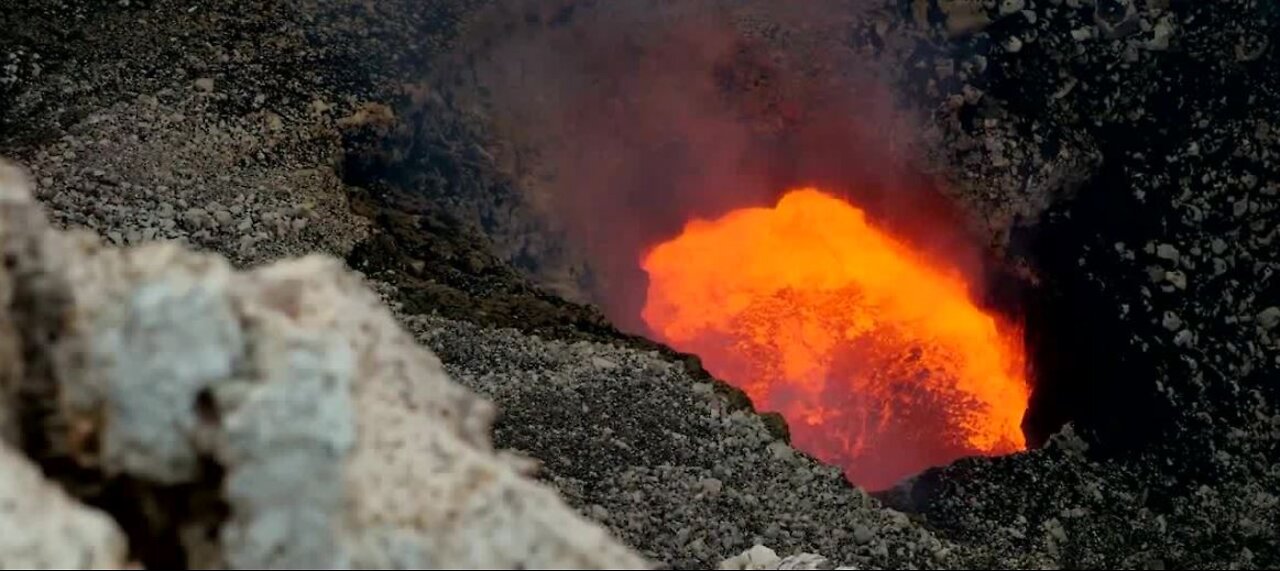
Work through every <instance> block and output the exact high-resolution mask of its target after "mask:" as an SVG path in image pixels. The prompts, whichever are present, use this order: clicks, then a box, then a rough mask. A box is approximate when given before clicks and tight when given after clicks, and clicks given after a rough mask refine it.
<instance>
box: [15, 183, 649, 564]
mask: <svg viewBox="0 0 1280 571" xmlns="http://www.w3.org/2000/svg"><path fill="white" fill-rule="evenodd" d="M0 244H2V245H3V257H4V270H3V272H0V294H3V296H2V297H0V301H3V302H4V303H3V305H0V325H2V326H3V327H0V346H4V347H6V348H10V354H11V356H13V357H16V358H13V359H7V360H6V361H5V366H6V370H5V371H3V372H4V373H5V374H4V377H2V378H0V381H2V382H0V391H2V392H3V393H4V394H5V395H6V396H7V397H8V398H7V399H6V400H5V402H4V403H3V404H4V407H5V414H4V415H3V418H7V419H10V420H11V421H16V423H14V422H11V424H16V425H17V428H18V430H16V431H13V430H10V431H7V432H8V433H9V434H6V436H8V437H9V438H6V441H5V442H3V443H0V446H3V448H0V461H3V462H4V463H5V465H6V467H7V468H8V469H6V471H5V472H4V474H3V476H2V477H0V490H3V493H4V494H5V496H7V497H9V498H10V501H8V502H6V508H5V509H4V510H3V511H0V516H2V517H0V528H3V529H9V530H12V531H11V532H10V533H6V534H5V535H4V540H3V541H0V563H2V564H3V566H5V567H12V566H20V565H22V564H24V563H25V564H26V565H30V566H33V567H37V568H65V567H74V568H98V567H116V568H118V567H119V566H120V565H123V564H124V563H125V561H126V559H125V555H126V553H125V549H124V542H123V538H124V536H125V535H127V536H128V537H129V539H130V550H129V553H128V556H129V557H131V558H133V560H134V561H139V562H141V563H143V564H145V565H147V566H157V567H162V566H181V567H186V566H190V567H196V568H223V567H227V568H237V569H238V568H287V569H296V568H304V567H305V568H313V569H330V568H444V567H449V568H546V567H557V568H559V567H566V568H567V567H572V568H584V569H597V568H619V569H634V568H641V567H645V566H647V565H648V564H647V563H646V562H645V561H643V560H642V559H640V558H639V557H637V556H635V555H634V554H632V553H631V551H630V550H629V549H628V548H626V547H623V546H622V545H621V544H619V543H617V542H615V541H614V540H613V539H612V538H611V537H609V535H608V534H607V533H606V532H605V531H604V530H603V529H601V528H600V527H599V526H598V525H597V524H594V523H589V522H588V521H587V520H585V519H584V518H582V517H580V516H578V515H577V514H575V513H574V512H572V511H571V510H570V509H569V508H568V507H567V506H565V505H564V504H563V503H562V502H561V500H560V499H559V498H558V497H557V496H556V494H555V492H554V491H552V490H551V489H548V488H546V487H545V486H542V485H538V484H534V483H532V482H530V481H529V480H527V479H525V478H524V477H523V476H522V475H520V473H519V470H520V469H521V464H520V463H519V462H517V461H513V460H512V459H510V458H508V457H501V456H497V455H495V453H494V451H493V448H492V444H491V443H490V436H489V431H490V423H491V421H492V418H493V407H492V406H491V405H490V404H489V402H487V401H485V400H483V399H480V398H478V397H476V396H475V395H474V394H473V393H471V392H470V391H468V390H467V389H464V388H462V387H461V386H459V385H457V384H454V383H453V382H452V381H451V380H450V379H449V378H448V377H447V376H446V375H445V374H444V372H443V371H442V370H441V364H440V362H439V360H438V359H436V357H435V356H434V355H433V354H431V353H430V352H429V351H427V350H426V349H423V348H422V347H421V346H419V345H418V344H416V343H415V342H414V341H413V339H412V338H411V337H410V336H409V335H407V334H406V333H405V332H404V330H403V329H401V328H400V327H399V325H398V324H397V323H396V322H395V321H394V320H393V318H392V316H391V314H390V313H389V312H388V311H387V310H386V309H385V308H383V307H381V305H380V301H379V299H378V298H377V296H376V295H375V294H374V293H373V292H372V291H370V290H368V289H367V288H365V287H364V286H363V284H362V283H361V282H360V281H359V279H358V278H357V277H356V276H355V275H353V274H351V273H349V272H347V271H346V270H344V269H343V268H342V267H341V265H340V263H339V262H338V261H337V260H334V259H332V258H324V257H320V256H315V257H309V258H302V259H297V260H286V261H281V262H278V263H276V264H272V265H269V266H265V267H261V268H259V269H256V270H254V271H252V272H246V273H237V272H234V271H233V270H232V269H231V268H230V265H229V264H228V263H227V262H226V261H225V260H223V259H221V258H220V257H217V256H214V255H209V254H198V253H194V252H191V251H187V250H184V249H181V248H179V247H177V246H175V245H172V244H148V245H143V246H139V247H135V248H130V249H116V248H111V247H106V246H103V245H101V244H99V243H97V240H95V239H94V238H93V237H91V236H86V235H83V234H75V233H71V234H63V233H60V232H57V231H55V230H52V229H50V228H49V227H48V226H47V224H46V222H45V220H44V217H43V215H42V213H41V212H40V207H39V206H38V205H36V204H35V203H34V202H33V201H32V199H31V196H30V195H29V190H28V188H26V185H25V182H24V180H23V177H22V175H21V174H20V173H19V172H17V170H16V169H15V168H13V167H11V166H10V165H7V164H3V163H0ZM14 349H16V350H14ZM11 446H12V447H15V448H17V449H19V450H25V451H26V452H27V454H28V455H29V456H30V458H31V460H32V461H34V462H36V463H38V464H39V465H40V468H41V469H42V470H43V473H44V475H45V476H46V477H49V478H52V479H53V480H54V481H57V482H59V483H61V484H62V485H64V486H66V488H67V489H69V490H70V491H72V492H73V493H75V494H76V495H78V496H80V498H81V499H83V500H85V501H87V502H90V503H92V504H94V505H97V506H99V507H100V509H102V510H104V511H106V512H107V513H109V514H110V515H112V516H114V520H115V521H114V522H110V521H109V520H108V519H107V518H106V517H104V516H103V514H102V513H100V512H97V511H94V510H91V509H90V508H87V507H84V506H79V505H77V504H76V503H75V502H74V501H71V500H69V499H67V498H66V497H65V495H64V494H63V493H62V492H61V491H60V490H58V489H57V487H56V486H55V485H54V484H52V483H50V482H47V481H44V478H43V477H42V476H40V475H39V472H38V471H37V470H36V468H35V467H33V466H31V465H29V464H28V461H27V460H25V459H23V458H21V456H19V455H18V453H17V452H16V451H15V450H13V449H11V448H10V447H11ZM24 492H25V493H26V494H29V495H24V494H23V493H24ZM41 498H45V499H47V500H48V502H49V504H48V505H45V506H41V507H42V508H44V509H41V510H37V509H36V508H35V505H33V504H32V503H31V502H33V501H35V500H37V499H41ZM33 516H34V517H33ZM31 517H33V519H34V521H36V522H38V523H39V525H37V526H29V525H27V524H28V522H24V521H23V519H22V518H31ZM117 525H119V526H120V527H119V528H117ZM18 528H21V531H18ZM59 528H63V529H65V530H67V531H66V532H58V531H55V530H57V529H59ZM121 528H122V529H123V532H124V533H123V534H122V533H121ZM64 543H70V547H71V548H70V549H68V546H67V545H63V544H64Z"/></svg>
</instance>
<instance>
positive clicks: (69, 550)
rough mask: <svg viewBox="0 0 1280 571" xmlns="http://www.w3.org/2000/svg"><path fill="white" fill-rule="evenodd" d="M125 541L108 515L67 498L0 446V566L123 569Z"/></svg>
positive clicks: (13, 452) (23, 460)
mask: <svg viewBox="0 0 1280 571" xmlns="http://www.w3.org/2000/svg"><path fill="white" fill-rule="evenodd" d="M125 552H126V546H125V538H124V534H123V533H121V532H120V529H119V528H118V527H117V526H116V524H115V522H113V521H112V520H111V518H110V517H109V516H107V515H106V514H104V513H102V512H101V511H98V510H96V509H93V508H90V507H87V506H85V505H83V504H81V503H79V502H77V501H76V500H74V499H72V498H70V497H68V496H67V494H66V493H65V492H63V491H62V489H61V488H60V487H59V486H58V485H57V484H56V483H54V482H50V481H48V480H46V479H45V477H44V476H43V475H42V474H41V473H40V469H39V468H38V467H37V466H35V465H33V464H32V463H31V462H30V461H29V460H27V459H26V458H25V457H23V456H22V454H21V453H20V452H18V451H16V450H13V449H12V448H11V447H10V446H9V445H8V444H6V443H3V442H0V566H3V567H5V568H6V569H123V568H125V567H124V566H125V564H126V559H125Z"/></svg>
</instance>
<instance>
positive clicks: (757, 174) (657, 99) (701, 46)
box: [467, 0, 978, 332]
mask: <svg viewBox="0 0 1280 571" xmlns="http://www.w3.org/2000/svg"><path fill="white" fill-rule="evenodd" d="M872 4H874V3H873V2H866V1H859V0H814V1H808V2H776V1H773V0H755V1H743V0H737V1H729V0H707V1H699V2H664V1H658V0H609V1H594V2H593V1H581V2H563V1H561V2H547V1H539V2H500V3H498V4H497V5H496V6H494V8H493V10H492V11H491V13H489V14H487V15H486V16H485V17H484V18H483V19H481V20H479V21H478V22H477V26H476V27H474V28H473V32H472V34H471V35H470V36H469V37H468V39H469V40H470V41H471V42H473V44H474V45H472V46H471V47H470V49H468V50H467V52H468V53H469V54H470V55H471V56H472V61H471V62H470V66H471V69H472V71H473V73H474V81H475V84H476V87H477V89H478V92H479V93H481V94H483V96H484V97H485V99H487V101H486V103H487V107H488V108H489V110H490V113H491V115H492V118H493V119H494V121H495V124H496V126H497V128H498V130H499V133H498V134H499V138H500V139H503V140H506V141H511V142H512V147H511V148H509V149H507V151H506V152H505V153H504V154H505V155H507V156H506V159H507V160H508V164H510V165H511V169H512V170H514V171H517V172H514V173H513V174H515V175H517V176H519V177H520V178H521V186H522V188H523V189H524V190H525V191H526V192H527V193H528V196H527V199H528V201H529V202H530V203H531V204H533V205H534V207H535V208H536V209H538V210H539V214H540V215H542V216H544V217H546V219H547V220H548V221H549V223H550V224H552V226H553V228H554V229H555V230H556V231H558V232H561V233H563V235H564V238H565V242H566V243H567V244H571V245H573V246H574V247H575V248H578V249H579V250H580V252H579V254H578V255H580V257H581V258H582V259H583V260H585V261H586V263H587V264H588V265H589V267H590V269H591V273H592V276H593V277H594V283H593V284H591V285H590V286H589V287H590V289H591V291H590V292H588V293H589V295H590V297H592V298H593V300H594V301H596V302H598V303H599V304H600V305H602V307H603V308H604V309H605V311H606V313H607V314H608V315H609V317H610V318H611V319H612V320H613V321H614V322H615V323H617V324H619V325H620V326H622V327H623V328H626V329H631V330H633V331H640V332H643V331H644V327H643V325H642V322H641V321H640V319H639V313H640V308H641V307H642V306H643V303H644V296H645V290H646V277H645V274H644V273H643V271H642V270H641V269H640V267H639V260H640V258H641V257H642V256H643V255H644V254H645V253H646V252H647V250H648V249H649V248H651V247H652V246H653V245H655V244H657V243H660V242H661V241H663V240H665V239H668V238H670V237H672V236H674V235H676V234H678V233H679V232H680V230H681V228H682V227H683V225H684V224H685V223H686V222H688V221H689V220H690V219H693V218H714V217H716V216H719V215H721V214H723V213H725V212H727V211H729V210H732V209H737V208H742V207H748V206H766V205H769V204H772V203H773V202H775V201H776V200H777V198H778V197H779V196H780V195H781V194H782V193H783V192H785V191H786V190H787V189H788V188H792V187H796V186H800V185H814V186H818V187H820V188H823V189H824V190H826V191H828V192H831V193H834V194H838V195H842V196H845V197H846V198H848V199H849V200H851V201H853V202H855V203H856V204H858V205H859V206H861V207H863V208H864V209H865V210H867V211H868V213H869V214H870V215H871V216H872V217H873V219H874V220H876V222H877V223H878V224H881V225H883V226H885V227H886V228H888V229H889V230H890V231H891V232H893V233H895V234H897V235H899V236H901V237H902V238H903V239H905V240H908V241H910V242H912V243H913V244H914V245H915V246H916V247H918V248H921V249H922V250H925V251H927V252H930V253H932V254H934V255H936V256H937V257H938V258H940V259H945V260H946V261H947V262H948V263H949V264H950V265H952V266H953V267H956V268H958V269H961V270H963V271H965V272H966V273H969V274H971V275H974V274H976V273H977V272H976V271H975V270H976V269H977V268H978V261H977V260H978V257H977V254H976V252H975V251H974V250H973V249H971V248H969V246H968V243H969V241H968V240H967V237H966V236H965V235H964V233H963V231H962V230H960V229H961V228H963V223H961V222H959V221H958V217H957V216H956V215H955V214H954V213H952V212H950V211H949V210H948V207H947V206H946V203H945V202H944V201H942V200H939V199H938V195H937V194H936V193H935V192H934V191H933V188H932V187H931V184H930V182H929V181H928V179H927V178H925V177H922V176H919V175H916V174H913V173H914V172H915V169H913V168H912V165H913V163H914V162H915V157H914V156H913V155H914V152H913V149H915V148H916V147H917V145H918V140H917V136H916V133H918V132H919V129H918V127H917V125H915V124H914V123H913V122H912V121H911V120H910V114H907V113H903V112H901V111H900V107H901V106H900V105H899V102H898V101H896V98H895V97H894V95H893V93H892V90H891V89H890V88H889V86H888V85H887V82H886V81H884V80H883V79H882V76H883V75H884V74H883V73H882V70H881V69H879V68H878V67H877V66H878V65H879V64H878V63H876V62H875V61H874V58H869V57H868V56H867V54H866V53H865V52H864V51H860V50H858V49H857V48H856V47H855V46H854V45H852V44H853V41H852V38H853V37H854V36H855V33H856V31H857V30H858V29H859V26H860V25H863V24H865V23H866V22H868V21H869V19H870V18H872V17H874V14H873V12H872V10H871V8H870V7H869V6H871V5H872Z"/></svg>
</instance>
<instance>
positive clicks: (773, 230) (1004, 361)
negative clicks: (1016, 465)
mask: <svg viewBox="0 0 1280 571" xmlns="http://www.w3.org/2000/svg"><path fill="white" fill-rule="evenodd" d="M642 265H643V267H644V269H645V271H646V272H648V274H649V282H650V283H649V290H648V294H647V298H646V302H645V307H644V310H643V313H642V317H643V318H644V320H645V322H646V323H647V324H648V325H649V327H650V328H651V329H652V330H653V331H654V332H655V333H656V334H657V335H658V336H659V337H661V339H662V340H663V341H664V342H666V343H668V344H669V345H671V346H673V347H675V348H677V349H679V350H682V351H687V352H690V353H695V354H697V355H699V356H700V357H702V359H703V362H704V363H705V364H706V367H707V369H708V370H710V371H711V372H712V373H714V374H715V375H717V376H718V377H721V378H724V379H726V380H729V381H730V382H733V383H735V384H737V385H738V386H739V387H741V388H742V389H743V390H745V391H746V392H747V394H748V395H750V396H751V398H752V400H753V401H754V402H755V403H756V406H757V407H758V408H760V409H762V410H774V411H778V412H781V413H782V414H783V416H785V417H786V419H787V421H788V424H789V425H790V428H791V434H792V441H793V443H794V444H795V445H796V446H797V447H798V448H800V449H801V450H805V451H806V452H809V453H810V454H813V455H814V456H816V457H818V458H820V459H822V460H824V461H827V462H830V463H832V464H836V465H839V466H842V467H843V468H844V469H845V473H846V474H847V475H848V476H849V478H850V480H852V481H853V482H854V483H857V484H859V485H862V486H864V487H868V488H872V489H879V488H885V487H888V486H890V485H892V484H893V483H894V482H896V481H897V480H898V479H900V478H902V477H904V476H907V475H910V474H913V473H916V472H918V471H920V470H923V469H925V468H927V467H929V466H935V465H940V464H945V463H948V462H950V461H952V460H955V459H957V458H960V457H962V456H971V455H994V454H1004V453H1010V452H1014V451H1017V450H1022V449H1024V448H1025V447H1026V441H1025V439H1024V437H1023V434H1022V430H1021V422H1022V416H1023V413H1024V412H1025V411H1026V409H1027V399H1028V394H1029V389H1028V384H1027V379H1026V373H1025V367H1024V351H1023V344H1022V342H1021V336H1020V335H1019V332H1018V331H1017V330H1016V328H1014V327H1011V326H1010V325H1008V324H1006V323H1004V322H1003V321H1002V320H1001V319H1000V318H999V317H998V316H996V315H994V314H992V313H990V312H988V311H984V310H983V309H981V308H979V307H978V306H977V305H975V304H974V303H973V301H972V298H971V296H970V292H969V287H968V284H967V283H966V282H965V280H964V279H963V277H961V276H960V275H959V274H958V273H955V272H951V271H948V270H946V269H944V268H942V267H939V266H938V265H936V264H933V263H931V262H929V261H927V260H926V259H925V258H924V257H923V256H922V255H920V254H918V253H915V252H913V251H912V250H911V249H910V248H909V247H907V246H906V245H905V244H904V243H902V242H899V241H897V240H895V239H893V238H891V237H890V236H888V235H886V234H885V233H883V232H881V231H879V230H877V229H876V228H874V227H872V226H871V225H870V224H868V222H867V220H866V216H865V214H864V213H863V212H862V211H861V210H859V209H858V208H856V207H854V206H852V205H850V204H849V203H847V202H844V201H842V200H840V199H838V198H835V197H833V196H830V195H827V194H823V193H821V192H819V191H816V190H812V189H804V190H796V191H792V192H790V193H789V194H787V195H786V196H784V197H783V198H782V199H781V201H779V202H778V205H777V207H775V208H747V209H742V210H736V211H733V212H730V213H729V214H727V215H725V216H723V217H722V218H720V219H718V220H714V221H704V220H694V221H692V222H689V223H688V224H687V225H686V226H685V228H684V231H683V232H682V233H681V234H680V235H679V236H677V237H676V238H674V239H672V240H670V241H668V242H665V243H663V244H660V245H658V246H657V247H655V248H653V249H652V250H651V251H650V252H649V253H648V254H647V255H646V256H645V257H644V259H643V260H642Z"/></svg>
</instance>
